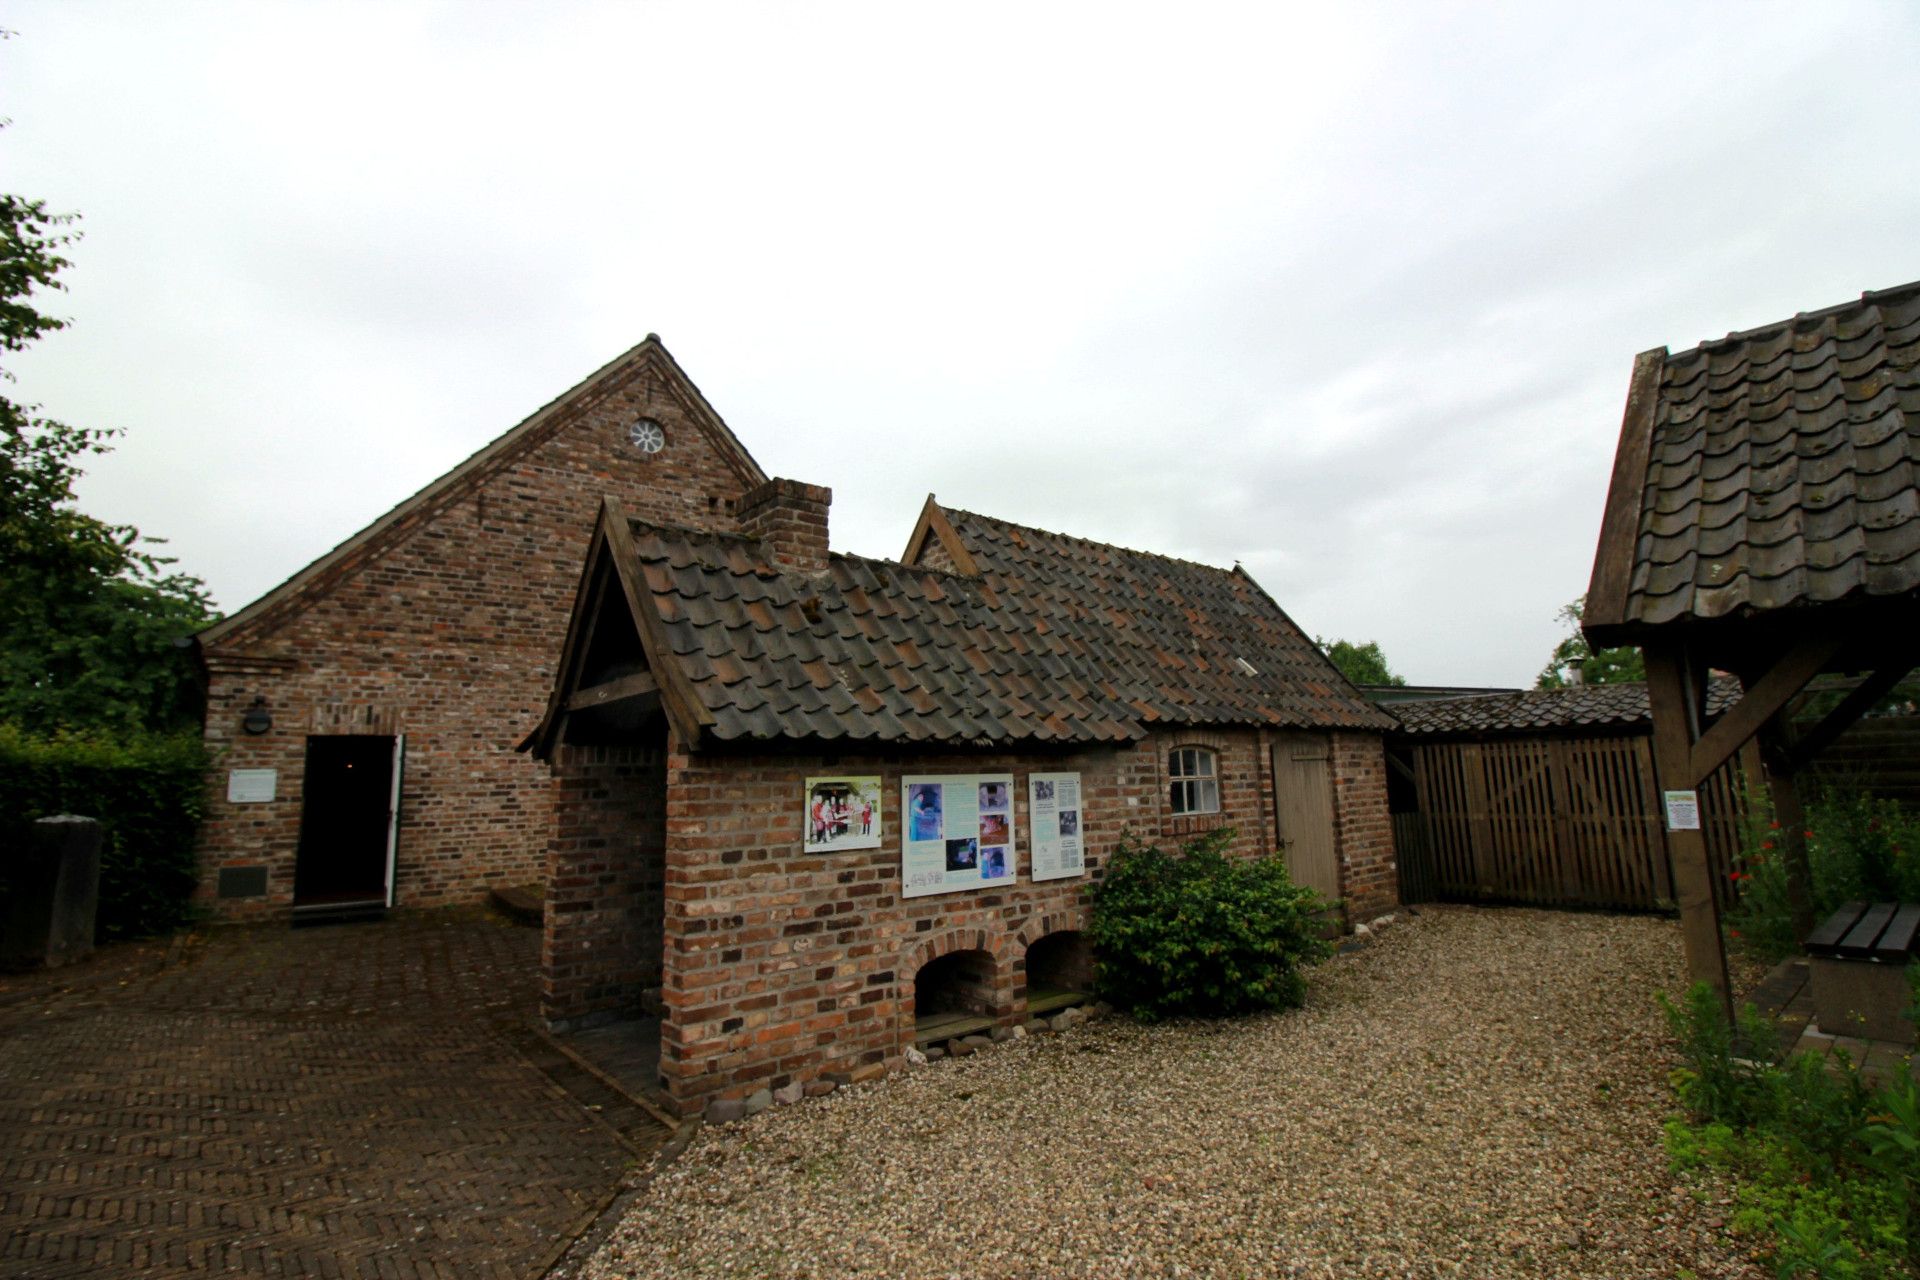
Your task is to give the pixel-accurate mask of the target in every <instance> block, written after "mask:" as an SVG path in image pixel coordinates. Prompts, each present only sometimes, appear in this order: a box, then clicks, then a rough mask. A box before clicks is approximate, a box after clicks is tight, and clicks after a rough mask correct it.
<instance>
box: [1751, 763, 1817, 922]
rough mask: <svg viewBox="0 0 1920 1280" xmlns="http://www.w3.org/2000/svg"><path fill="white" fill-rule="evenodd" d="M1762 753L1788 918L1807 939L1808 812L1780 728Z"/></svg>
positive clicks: (1809, 912)
mask: <svg viewBox="0 0 1920 1280" xmlns="http://www.w3.org/2000/svg"><path fill="white" fill-rule="evenodd" d="M1767 739H1768V741H1767V743H1766V746H1764V747H1763V748H1762V754H1763V755H1764V756H1765V757H1766V758H1767V760H1768V762H1769V767H1768V769H1767V791H1768V793H1769V796H1770V797H1771V799H1772V800H1773V821H1774V824H1775V827H1776V828H1777V829H1776V830H1775V831H1774V832H1773V845H1774V850H1773V851H1774V854H1775V855H1776V856H1777V857H1778V858H1779V859H1780V866H1781V869H1782V870H1784V871H1785V872H1786V873H1787V915H1788V918H1789V919H1791V920H1792V922H1793V936H1794V937H1796V938H1804V937H1806V936H1807V935H1808V934H1810V933H1812V932H1813V867H1812V866H1811V864H1810V863H1809V862H1808V861H1807V844H1806V840H1805V838H1804V835H1803V833H1804V832H1805V830H1806V826H1807V811H1806V808H1805V806H1803V805H1802V804H1801V802H1800V788H1799V787H1798V786H1797V785H1796V784H1795V783H1794V780H1793V771H1792V770H1791V768H1790V767H1789V766H1788V764H1787V756H1788V754H1789V751H1790V749H1789V748H1788V747H1787V745H1786V743H1785V741H1784V738H1783V736H1782V735H1781V734H1780V732H1779V728H1778V726H1776V727H1775V728H1774V729H1770V730H1768V732H1767Z"/></svg>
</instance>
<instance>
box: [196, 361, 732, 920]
mask: <svg viewBox="0 0 1920 1280" xmlns="http://www.w3.org/2000/svg"><path fill="white" fill-rule="evenodd" d="M765 479H766V477H765V475H764V474H763V473H762V472H761V470H760V468H759V466H758V464H756V463H755V462H754V460H753V458H752V457H751V456H750V455H749V454H748V453H747V451H746V450H745V449H744V448H743V447H742V446H741V444H740V442H739V441H738V440H737V439H735V438H734V436H733V433H732V432H731V431H730V430H728V429H727V426H726V424H725V423H724V422H723V421H721V419H720V416H719V415H718V414H717V413H715V412H714V410H713V408H712V406H711V405H709V404H708V403H707V401H706V399H705V397H703V396H702V395H701V394H700V391H699V389H698V388H697V387H695V386H694V385H693V383H692V382H691V381H689V380H688V378H687V376H686V374H685V373H683V372H682V371H681V370H680V368H679V366H678V365H677V364H676V363H675V362H674V360H673V357H672V356H670V355H669V354H668V353H667V351H666V349H665V348H664V347H663V346H661V344H660V342H659V340H658V339H657V338H655V337H652V336H649V337H648V338H647V339H646V340H645V341H644V342H642V343H641V344H640V345H639V346H637V347H635V348H633V349H632V350H631V351H629V352H627V353H626V354H625V355H623V356H621V357H620V358H619V359H617V360H615V361H613V362H612V363H611V364H608V365H607V366H606V367H604V368H602V369H600V370H599V371H598V372H596V373H594V374H593V375H592V376H591V377H589V378H587V379H586V380H585V381H584V382H582V383H580V384H579V385H578V386H576V387H574V388H573V389H572V390H571V391H568V392H567V393H566V394H564V395H562V396H561V397H560V398H559V399H557V400H555V401H553V402H552V403H551V404H549V405H547V406H546V407H545V408H543V409H541V410H539V411H538V412H537V413H535V414H534V415H533V416H532V417H530V418H528V419H527V420H526V421H524V422H522V423H520V424H519V425H518V426H516V427H514V428H513V429H512V430H511V431H508V432H507V433H506V434H505V435H503V436H501V437H500V438H499V439H497V440H495V441H494V442H493V443H492V444H490V445H488V446H487V447H486V448H484V449H482V450H481V451H480V452H478V453H476V454H474V455H473V456H472V457H471V458H468V459H467V460H466V461H465V462H463V463H461V464H460V465H459V466H458V467H455V468H454V469H453V470H452V471H450V472H448V473H447V474H446V475H444V476H442V477H441V478H440V479H438V480H436V481H434V482H433V483H432V484H430V485H428V486H427V487H426V488H425V489H423V490H421V491H420V492H419V493H417V494H415V495H414V496H413V497H411V498H409V499H408V500H407V501H405V502H403V503H401V504H400V505H399V506H397V507H395V508H394V509H393V510H392V511H390V512H388V513H387V514H386V515H384V516H382V517H381V518H380V519H379V520H377V521H375V522H374V523H373V524H372V525H370V526H368V527H367V528H366V529H363V530H361V531H360V532H359V533H357V534H355V535H354V536H353V537H352V538H349V539H348V540H347V541H345V542H343V543H341V544H340V545H339V546H338V547H336V548H334V549H333V550H332V551H330V552H328V553H327V554H326V555H324V556H322V557H321V558H320V559H318V560H316V561H314V562H313V563H312V564H310V565H308V566H307V567H306V568H305V569H302V570H301V571H300V572H299V573H297V574H295V575H294V576H293V577H292V578H290V579H288V580H287V581H286V582H285V583H283V584H282V585H280V586H279V587H276V588H275V589H274V590H272V591H270V592H268V593H267V594H266V595H264V596H262V597H261V598H260V599H258V600H256V601H254V602H253V603H252V604H250V605H248V606H246V607H245V608H243V609H241V610H239V611H238V612H236V613H234V614H233V615H231V616H230V617H228V618H226V619H224V620H223V621H221V622H219V623H217V624H215V625H214V626H212V627H209V628H208V629H207V630H206V631H204V632H202V633H201V634H200V635H199V636H198V637H197V645H198V651H199V656H200V659H201V662H202V663H203V666H204V670H205V675H206V680H207V715H206V729H205V736H206V742H207V745H208V747H209V748H210V749H211V751H212V752H213V755H214V771H213V777H212V779H211V781H210V795H209V802H208V811H207V816H206V820H205V823H204V825H203V827H202V836H201V840H202V860H201V866H202V869H203V871H202V874H203V877H204V880H203V884H202V889H201V893H202V896H203V897H205V898H207V899H209V900H211V901H212V902H214V903H215V904H216V905H217V906H218V907H219V908H220V909H221V910H223V911H224V912H226V913H228V914H240V913H258V912H262V911H271V912H285V911H287V910H288V909H289V908H292V909H293V910H296V911H312V912H316V913H324V912H329V911H337V910H353V909H365V908H366V907H368V906H369V905H375V906H386V905H392V904H393V903H395V902H396V901H397V902H403V903H406V904H409V905H430V904H436V903H445V902H455V901H463V900H472V899H475V898H477V897H478V896H480V895H481V894H483V893H484V892H485V889H486V887H487V886H488V885H489V884H493V883H499V882H502V881H506V882H512V883H522V882H532V881H537V880H539V879H540V878H541V877H542V876H543V874H544V861H545V856H546V847H547V843H548V837H549V830H550V827H551V823H552V809H551V795H552V788H551V786H550V785H549V783H548V780H547V777H546V771H545V770H544V769H543V768H541V767H540V766H539V765H538V764H537V763H535V762H533V761H531V760H529V759H527V758H526V757H525V756H524V755H519V754H516V753H515V752H514V751H513V750H512V748H513V745H514V743H515V742H516V741H517V740H518V739H519V738H521V737H523V736H524V735H525V734H526V733H527V731H528V730H529V729H530V728H532V726H533V725H534V724H536V723H537V722H538V721H539V719H540V715H541V710H542V708H543V706H544V705H545V703H546V700H547V696H548V694H549V692H550V690H551V688H552V685H553V668H552V663H553V660H554V656H555V655H556V654H557V653H558V652H559V649H560V641H561V637H562V636H563V635H564V634H565V631H566V626H567V610H568V606H569V603H570V602H571V600H572V598H573V589H574V584H575V582H576V581H577V579H578V577H579V571H580V556H581V552H582V549H583V548H584V547H585V545H586V540H587V534H588V533H589V532H590V531H591V530H592V528H593V522H594V518H595V513H596V512H597V511H598V509H599V506H600V502H601V500H602V499H603V498H604V497H607V496H609V495H612V496H615V497H617V498H618V500H619V501H620V502H621V503H622V504H623V506H624V507H625V508H626V509H627V510H630V511H632V512H633V513H635V514H636V515H639V516H643V517H644V518H646V519H650V520H657V521H662V522H668V523H672V524H676V525H692V526H701V527H710V528H718V529H732V528H734V527H735V525H734V521H735V511H734V509H735V507H736V505H737V504H738V502H739V501H740V499H741V498H742V497H743V496H744V495H746V494H747V493H748V492H749V491H750V490H752V489H754V488H755V487H756V486H759V485H761V484H762V483H763V482H764V481H765Z"/></svg>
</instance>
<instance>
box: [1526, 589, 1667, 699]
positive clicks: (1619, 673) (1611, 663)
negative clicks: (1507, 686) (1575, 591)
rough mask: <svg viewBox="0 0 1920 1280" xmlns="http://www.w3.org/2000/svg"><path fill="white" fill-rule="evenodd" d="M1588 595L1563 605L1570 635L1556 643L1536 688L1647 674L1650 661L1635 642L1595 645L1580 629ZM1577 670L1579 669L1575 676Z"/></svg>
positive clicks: (1610, 681) (1562, 616) (1609, 681)
mask: <svg viewBox="0 0 1920 1280" xmlns="http://www.w3.org/2000/svg"><path fill="white" fill-rule="evenodd" d="M1586 608H1587V598H1586V596H1584V595H1582V596H1580V597H1579V598H1578V599H1576V600H1574V601H1572V602H1571V603H1570V604H1567V605H1566V606H1564V607H1563V608H1562V609H1561V610H1560V613H1559V618H1560V621H1562V622H1564V623H1566V624H1567V626H1568V628H1569V634H1568V635H1567V638H1566V639H1564V640H1562V641H1561V642H1560V643H1559V644H1557V645H1555V646H1554V647H1553V658H1552V660H1551V661H1549V662H1548V663H1547V665H1546V669H1545V670H1543V671H1542V672H1541V673H1540V678H1539V679H1538V680H1536V681H1534V688H1536V689H1561V688H1565V687H1566V686H1567V685H1570V684H1623V683H1626V682H1628V681H1632V680H1645V679H1646V678H1647V664H1646V661H1645V659H1643V658H1642V657H1641V655H1640V650H1639V649H1637V648H1635V647H1634V646H1632V645H1618V646H1616V647H1614V648H1611V649H1595V648H1594V647H1593V646H1592V645H1590V644H1588V643H1587V637H1586V636H1585V635H1583V634H1582V633H1581V631H1580V619H1581V616H1582V615H1583V614H1584V613H1585V612H1586ZM1574 672H1579V676H1578V677H1577V678H1576V677H1575V676H1574V674H1573V673H1574Z"/></svg>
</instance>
